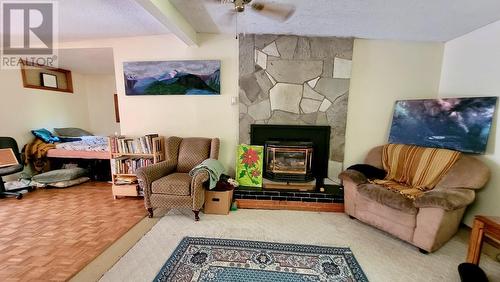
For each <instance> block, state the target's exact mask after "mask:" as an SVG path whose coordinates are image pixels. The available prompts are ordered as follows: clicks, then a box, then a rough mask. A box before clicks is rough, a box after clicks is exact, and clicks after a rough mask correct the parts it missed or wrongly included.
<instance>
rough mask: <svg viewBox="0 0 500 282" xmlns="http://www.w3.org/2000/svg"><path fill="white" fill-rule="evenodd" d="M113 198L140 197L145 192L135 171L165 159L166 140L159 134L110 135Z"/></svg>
mask: <svg viewBox="0 0 500 282" xmlns="http://www.w3.org/2000/svg"><path fill="white" fill-rule="evenodd" d="M108 142H109V148H110V152H111V153H110V155H111V157H110V165H111V180H112V182H113V187H112V190H113V198H115V199H116V198H117V197H126V196H129V197H139V196H143V193H142V191H141V189H140V187H139V184H138V183H137V176H136V174H135V171H136V170H137V169H139V168H141V167H144V166H148V165H151V164H155V163H158V162H161V161H163V160H164V159H165V141H164V138H163V137H161V136H158V134H150V135H145V136H142V137H125V136H119V137H109V140H108Z"/></svg>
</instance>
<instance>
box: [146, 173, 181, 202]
mask: <svg viewBox="0 0 500 282" xmlns="http://www.w3.org/2000/svg"><path fill="white" fill-rule="evenodd" d="M190 186H191V176H189V174H187V173H172V174H169V175H167V176H164V177H162V178H160V179H158V180H156V181H153V183H152V184H151V192H153V193H156V194H167V195H177V196H189V195H190V194H191V193H190V192H191V191H190Z"/></svg>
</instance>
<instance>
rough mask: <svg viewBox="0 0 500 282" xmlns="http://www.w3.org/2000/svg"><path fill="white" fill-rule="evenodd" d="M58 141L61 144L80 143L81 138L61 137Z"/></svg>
mask: <svg viewBox="0 0 500 282" xmlns="http://www.w3.org/2000/svg"><path fill="white" fill-rule="evenodd" d="M59 139H60V140H61V141H60V142H61V143H66V142H75V141H82V138H78V137H62V136H59Z"/></svg>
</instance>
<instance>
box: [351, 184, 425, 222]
mask: <svg viewBox="0 0 500 282" xmlns="http://www.w3.org/2000/svg"><path fill="white" fill-rule="evenodd" d="M358 192H359V193H360V194H361V195H363V196H365V197H367V198H369V199H371V200H373V201H376V202H378V203H380V204H383V205H386V206H389V207H391V208H393V209H396V210H399V211H402V212H405V213H409V214H417V212H418V210H417V208H416V207H415V206H414V205H413V201H412V200H410V199H407V198H405V197H403V195H401V194H399V193H396V192H393V191H390V190H388V189H387V188H384V187H382V186H380V185H376V184H372V183H366V184H361V185H358Z"/></svg>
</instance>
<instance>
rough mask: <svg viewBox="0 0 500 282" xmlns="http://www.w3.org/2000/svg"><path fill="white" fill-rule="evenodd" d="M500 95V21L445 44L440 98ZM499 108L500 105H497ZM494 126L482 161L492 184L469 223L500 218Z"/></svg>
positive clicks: (499, 141)
mask: <svg viewBox="0 0 500 282" xmlns="http://www.w3.org/2000/svg"><path fill="white" fill-rule="evenodd" d="M499 95H500V21H498V22H496V23H493V24H490V25H488V26H485V27H483V28H481V29H478V30H475V31H473V32H471V33H469V34H466V35H464V36H462V37H459V38H456V39H454V40H451V41H449V42H447V43H446V44H445V49H444V57H443V69H442V74H441V83H440V87H439V96H441V97H470V96H499ZM497 107H498V106H497ZM499 112H500V109H498V108H497V114H496V117H495V120H494V122H493V126H492V132H491V134H490V138H489V140H488V146H487V150H486V154H485V155H484V156H481V157H480V158H481V159H482V160H483V161H485V162H486V164H487V165H488V166H489V167H490V169H491V172H492V174H491V179H490V182H489V184H488V185H487V186H486V187H485V188H483V189H482V190H481V191H479V193H477V194H476V195H477V199H476V201H475V202H474V204H473V205H472V206H471V207H470V208H469V209H468V211H467V214H466V218H465V222H466V223H467V224H468V225H470V224H471V223H472V219H473V217H474V215H477V214H486V215H497V216H498V215H500V204H499V200H500V174H498V171H499V170H500V147H499V146H500V136H499V134H500V130H498V129H497V128H496V125H497V121H498V116H499Z"/></svg>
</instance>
